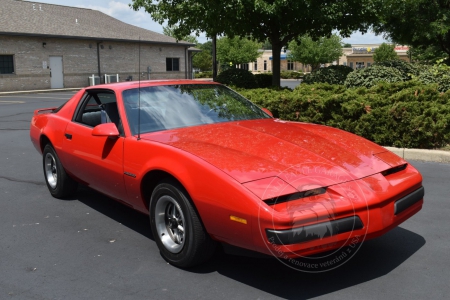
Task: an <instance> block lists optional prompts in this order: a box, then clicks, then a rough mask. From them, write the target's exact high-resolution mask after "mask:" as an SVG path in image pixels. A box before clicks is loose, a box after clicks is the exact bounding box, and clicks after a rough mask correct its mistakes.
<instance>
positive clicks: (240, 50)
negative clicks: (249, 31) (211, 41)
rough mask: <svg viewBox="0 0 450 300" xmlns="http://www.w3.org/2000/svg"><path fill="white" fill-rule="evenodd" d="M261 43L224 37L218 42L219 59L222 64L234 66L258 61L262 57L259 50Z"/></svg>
mask: <svg viewBox="0 0 450 300" xmlns="http://www.w3.org/2000/svg"><path fill="white" fill-rule="evenodd" d="M260 48H261V43H258V42H255V41H253V40H250V39H247V38H240V37H234V38H228V37H222V38H220V39H218V40H217V59H218V60H219V61H220V62H221V63H227V64H228V63H232V64H233V65H237V64H243V63H248V62H251V61H256V59H257V58H258V57H259V56H260V55H261V53H259V52H258V50H259V49H260Z"/></svg>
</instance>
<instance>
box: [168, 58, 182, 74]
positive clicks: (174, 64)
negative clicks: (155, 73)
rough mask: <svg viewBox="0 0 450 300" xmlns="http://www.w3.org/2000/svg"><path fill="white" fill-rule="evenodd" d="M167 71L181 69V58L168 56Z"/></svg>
mask: <svg viewBox="0 0 450 300" xmlns="http://www.w3.org/2000/svg"><path fill="white" fill-rule="evenodd" d="M166 71H180V59H179V58H172V57H167V58H166Z"/></svg>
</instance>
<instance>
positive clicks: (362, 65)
mask: <svg viewBox="0 0 450 300" xmlns="http://www.w3.org/2000/svg"><path fill="white" fill-rule="evenodd" d="M356 68H357V69H363V68H364V62H363V61H357V62H356Z"/></svg>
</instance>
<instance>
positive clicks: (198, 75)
mask: <svg viewBox="0 0 450 300" xmlns="http://www.w3.org/2000/svg"><path fill="white" fill-rule="evenodd" d="M212 77H213V72H212V71H204V72H198V73H195V78H212Z"/></svg>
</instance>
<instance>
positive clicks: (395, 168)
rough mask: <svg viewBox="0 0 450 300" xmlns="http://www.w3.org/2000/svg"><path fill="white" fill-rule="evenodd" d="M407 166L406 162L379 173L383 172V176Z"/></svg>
mask: <svg viewBox="0 0 450 300" xmlns="http://www.w3.org/2000/svg"><path fill="white" fill-rule="evenodd" d="M407 166H408V164H403V165H400V166H397V167H394V168H391V169H388V170H386V171H383V172H381V174H383V176H388V175H391V174H394V173H397V172H400V171H403V170H404V169H406V167H407Z"/></svg>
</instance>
